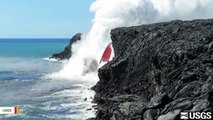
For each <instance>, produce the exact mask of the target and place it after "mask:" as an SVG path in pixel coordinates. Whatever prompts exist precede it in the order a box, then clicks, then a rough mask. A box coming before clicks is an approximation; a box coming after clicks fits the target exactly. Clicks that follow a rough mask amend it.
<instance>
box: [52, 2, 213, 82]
mask: <svg viewBox="0 0 213 120" xmlns="http://www.w3.org/2000/svg"><path fill="white" fill-rule="evenodd" d="M212 6H213V0H96V1H94V2H93V3H92V5H91V7H90V10H91V11H92V12H94V13H95V17H94V19H93V26H92V27H91V29H90V31H89V32H88V33H87V34H84V35H83V36H82V38H81V39H82V40H81V41H80V42H78V43H77V44H75V45H73V52H74V54H73V56H72V58H71V59H70V60H69V63H68V64H67V65H65V67H64V68H63V69H62V70H61V71H59V72H58V73H54V74H52V75H51V77H52V78H60V79H61V78H63V79H71V80H88V79H89V80H98V77H97V72H93V73H90V74H86V75H85V76H84V75H82V73H83V72H84V69H89V68H87V67H88V66H85V59H94V60H96V61H97V62H99V61H100V58H101V55H102V53H103V51H104V49H105V47H106V46H107V44H109V43H110V41H111V39H110V31H111V29H113V28H117V27H127V26H135V25H140V24H148V23H155V22H161V21H169V20H174V19H181V20H189V19H200V18H211V17H213V14H212V11H213V7H212Z"/></svg>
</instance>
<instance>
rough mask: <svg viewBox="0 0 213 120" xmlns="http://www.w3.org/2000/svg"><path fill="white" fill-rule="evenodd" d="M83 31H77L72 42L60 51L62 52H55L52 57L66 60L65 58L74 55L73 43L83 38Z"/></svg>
mask: <svg viewBox="0 0 213 120" xmlns="http://www.w3.org/2000/svg"><path fill="white" fill-rule="evenodd" d="M81 35H82V34H81V33H77V34H75V35H74V36H73V37H72V38H71V40H70V43H69V45H67V46H66V47H65V48H64V51H62V52H60V53H55V54H53V55H52V56H51V57H50V59H51V58H54V59H57V60H64V59H69V58H70V57H71V56H72V44H73V43H76V42H77V41H79V40H81Z"/></svg>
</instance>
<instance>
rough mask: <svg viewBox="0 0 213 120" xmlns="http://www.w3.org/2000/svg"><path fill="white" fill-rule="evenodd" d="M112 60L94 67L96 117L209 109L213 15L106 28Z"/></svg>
mask: <svg viewBox="0 0 213 120" xmlns="http://www.w3.org/2000/svg"><path fill="white" fill-rule="evenodd" d="M111 39H112V43H113V48H114V51H115V57H114V59H113V60H112V61H111V62H109V63H107V64H106V65H105V66H103V67H102V68H100V69H99V78H100V81H99V82H98V83H97V85H95V86H94V87H93V89H94V90H95V91H96V92H97V94H96V96H95V100H94V101H95V102H96V103H97V104H98V108H97V110H98V112H97V116H96V119H102V120H109V119H114V120H115V119H116V120H124V119H129V120H142V119H144V120H145V119H146V120H152V119H158V120H168V119H170V120H173V119H179V117H180V115H179V113H180V111H213V109H212V108H213V104H212V102H213V19H211V20H194V21H172V22H165V23H157V24H150V25H142V26H136V27H128V28H117V29H114V30H112V31H111Z"/></svg>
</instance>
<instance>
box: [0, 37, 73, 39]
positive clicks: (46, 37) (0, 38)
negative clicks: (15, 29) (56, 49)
mask: <svg viewBox="0 0 213 120" xmlns="http://www.w3.org/2000/svg"><path fill="white" fill-rule="evenodd" d="M71 38H72V37H70V38H65V37H64V38H62V37H61V38H51V37H49V38H47V37H43V38H42V37H33V38H31V37H29V38H25V37H23V38H14V37H11V38H1V37H0V39H71Z"/></svg>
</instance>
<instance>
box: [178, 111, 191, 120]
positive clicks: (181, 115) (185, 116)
mask: <svg viewBox="0 0 213 120" xmlns="http://www.w3.org/2000/svg"><path fill="white" fill-rule="evenodd" d="M180 119H184V120H185V119H189V115H188V112H181V113H180Z"/></svg>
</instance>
